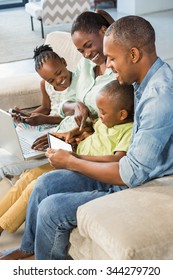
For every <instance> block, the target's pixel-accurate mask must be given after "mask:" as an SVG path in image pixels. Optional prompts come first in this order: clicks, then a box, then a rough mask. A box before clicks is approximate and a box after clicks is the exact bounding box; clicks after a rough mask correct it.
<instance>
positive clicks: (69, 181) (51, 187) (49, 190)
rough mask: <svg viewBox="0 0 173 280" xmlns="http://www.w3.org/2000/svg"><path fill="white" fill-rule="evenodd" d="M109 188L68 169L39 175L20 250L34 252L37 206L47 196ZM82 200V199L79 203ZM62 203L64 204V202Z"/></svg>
mask: <svg viewBox="0 0 173 280" xmlns="http://www.w3.org/2000/svg"><path fill="white" fill-rule="evenodd" d="M109 188H111V185H108V184H104V183H100V182H97V181H95V180H93V179H91V178H89V177H87V176H84V175H82V174H80V173H77V172H73V171H68V170H56V171H51V172H48V173H46V174H44V175H42V176H40V177H39V179H38V180H37V182H36V185H35V188H34V190H33V192H32V194H31V197H30V200H29V204H28V208H27V215H26V225H25V232H24V235H23V238H22V244H21V248H20V250H21V251H24V252H26V253H34V241H35V233H36V224H37V213H38V207H39V204H40V203H41V202H42V201H43V200H45V199H46V198H47V197H49V196H51V195H54V194H61V193H79V192H85V191H88V192H92V191H93V190H98V191H102V190H104V191H108V190H109ZM84 202H85V201H84ZM84 202H83V201H82V203H81V204H83V203H84ZM64 203H65V204H66V202H64ZM76 205H77V204H76ZM56 206H57V207H59V205H55V208H56ZM54 211H55V215H56V213H58V211H59V210H57V211H56V209H54Z"/></svg>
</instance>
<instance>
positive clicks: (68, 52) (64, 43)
mask: <svg viewBox="0 0 173 280" xmlns="http://www.w3.org/2000/svg"><path fill="white" fill-rule="evenodd" d="M45 44H49V45H50V46H51V47H52V48H53V50H54V51H55V52H57V54H58V55H59V56H62V57H63V58H65V60H66V62H67V68H68V70H70V71H74V70H75V69H76V66H77V64H78V62H79V60H80V59H81V57H82V55H81V53H80V52H79V51H77V49H76V47H75V45H74V44H73V41H72V39H71V34H70V33H69V32H62V31H55V32H51V33H49V34H48V35H47V37H46V41H45Z"/></svg>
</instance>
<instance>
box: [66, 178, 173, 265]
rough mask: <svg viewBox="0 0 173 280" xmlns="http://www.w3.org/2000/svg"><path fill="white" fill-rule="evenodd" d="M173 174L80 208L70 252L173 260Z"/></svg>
mask: <svg viewBox="0 0 173 280" xmlns="http://www.w3.org/2000/svg"><path fill="white" fill-rule="evenodd" d="M172 199H173V176H167V177H165V178H161V179H157V180H154V181H152V182H151V183H148V184H145V185H143V186H141V187H138V188H134V189H128V190H124V191H120V192H118V193H114V194H110V195H107V196H105V197H102V198H98V199H95V200H93V201H91V202H88V203H86V204H84V205H82V206H80V207H79V209H78V212H77V220H78V229H75V230H73V231H72V234H71V237H70V242H71V244H72V245H71V248H70V252H69V253H70V255H71V256H72V258H74V259H75V258H76V259H113V260H129V259H130V260H134V259H136V260H140V259H146V260H149V259H155V260H156V259H161V260H172V259H173V219H172V217H173V203H172Z"/></svg>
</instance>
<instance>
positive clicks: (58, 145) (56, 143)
mask: <svg viewBox="0 0 173 280" xmlns="http://www.w3.org/2000/svg"><path fill="white" fill-rule="evenodd" d="M48 143H49V148H52V149H55V150H58V149H63V150H67V151H70V152H72V146H71V144H69V143H66V142H65V141H63V140H62V139H59V138H57V137H56V136H54V135H52V134H51V133H48Z"/></svg>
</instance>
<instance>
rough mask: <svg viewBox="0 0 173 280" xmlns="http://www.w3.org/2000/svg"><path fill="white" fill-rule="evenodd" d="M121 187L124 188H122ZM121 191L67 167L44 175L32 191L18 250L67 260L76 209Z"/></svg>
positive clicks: (74, 224) (41, 256) (38, 256)
mask: <svg viewBox="0 0 173 280" xmlns="http://www.w3.org/2000/svg"><path fill="white" fill-rule="evenodd" d="M123 188H124V187H123ZM119 190H121V187H119V186H112V185H110V184H105V183H101V182H98V181H96V180H93V179H91V178H89V177H87V176H85V175H82V174H80V173H77V172H72V171H68V170H56V171H51V172H48V173H45V174H43V175H42V176H40V177H39V178H38V180H37V182H36V185H35V188H34V190H33V192H32V194H31V197H30V200H29V204H28V208H27V216H26V226H25V232H24V235H23V239H22V244H21V248H20V249H21V250H22V251H24V252H27V253H35V257H36V259H38V260H47V259H48V260H64V259H66V256H67V252H68V244H69V235H70V232H71V230H72V229H73V228H75V227H76V226H77V220H76V211H77V208H78V207H79V206H80V205H82V204H84V203H86V202H88V201H91V200H93V199H95V198H98V197H101V196H104V195H107V194H110V193H112V192H114V191H119Z"/></svg>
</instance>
